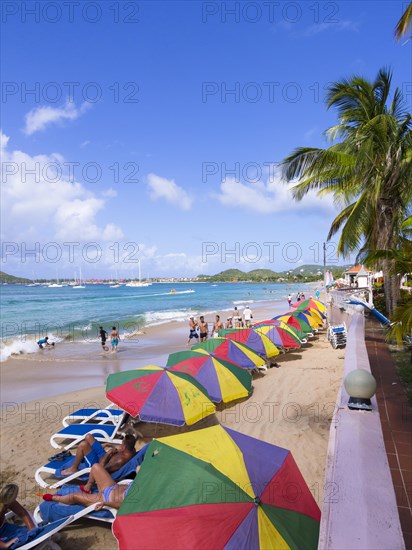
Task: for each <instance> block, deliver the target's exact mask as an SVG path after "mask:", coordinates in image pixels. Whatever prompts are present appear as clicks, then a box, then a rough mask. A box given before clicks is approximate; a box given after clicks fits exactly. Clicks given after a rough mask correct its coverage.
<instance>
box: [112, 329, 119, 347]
mask: <svg viewBox="0 0 412 550" xmlns="http://www.w3.org/2000/svg"><path fill="white" fill-rule="evenodd" d="M110 338H111V339H112V351H117V346H118V345H119V331H118V330H117V328H116V327H112V332H111V333H110Z"/></svg>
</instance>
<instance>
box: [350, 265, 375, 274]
mask: <svg viewBox="0 0 412 550" xmlns="http://www.w3.org/2000/svg"><path fill="white" fill-rule="evenodd" d="M362 268H363V269H364V271H366V272H367V273H368V272H370V269H368V268H367V267H364V266H363V265H360V264H358V265H355V266H354V267H351V268H350V269H347V270H346V271H345V273H358V272H359V271H360V270H361V269H362Z"/></svg>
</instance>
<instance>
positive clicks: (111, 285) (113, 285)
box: [109, 271, 122, 288]
mask: <svg viewBox="0 0 412 550" xmlns="http://www.w3.org/2000/svg"><path fill="white" fill-rule="evenodd" d="M121 286H122V285H121V284H119V276H118V274H117V271H116V281H110V282H109V288H120V287H121Z"/></svg>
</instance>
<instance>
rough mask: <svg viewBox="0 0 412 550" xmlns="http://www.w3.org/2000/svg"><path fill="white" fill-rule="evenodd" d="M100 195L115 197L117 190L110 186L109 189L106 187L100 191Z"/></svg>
mask: <svg viewBox="0 0 412 550" xmlns="http://www.w3.org/2000/svg"><path fill="white" fill-rule="evenodd" d="M102 195H103V197H107V198H110V199H111V198H113V197H117V191H116V190H115V189H113V188H112V187H109V189H106V190H105V191H103V192H102Z"/></svg>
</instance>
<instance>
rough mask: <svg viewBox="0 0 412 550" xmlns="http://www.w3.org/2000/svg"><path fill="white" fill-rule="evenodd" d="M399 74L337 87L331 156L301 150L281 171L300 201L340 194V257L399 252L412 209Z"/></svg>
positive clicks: (391, 292)
mask: <svg viewBox="0 0 412 550" xmlns="http://www.w3.org/2000/svg"><path fill="white" fill-rule="evenodd" d="M391 80H392V74H391V71H390V70H387V69H380V70H379V72H378V74H377V76H376V78H375V80H374V81H373V82H369V81H368V80H366V79H364V78H362V77H360V76H354V77H352V78H351V79H349V80H343V81H341V82H336V83H333V84H331V85H330V87H329V88H328V90H327V95H326V99H327V105H328V109H329V108H331V107H334V108H336V109H337V113H338V119H339V122H338V124H337V125H336V126H333V127H332V128H329V129H328V130H326V132H325V133H326V135H327V137H328V138H329V139H330V140H331V142H332V145H331V146H330V147H329V148H327V149H320V148H313V147H299V148H297V149H295V150H294V151H293V152H292V153H291V154H290V155H288V156H287V157H286V158H285V159H284V160H283V161H282V163H281V165H282V168H283V177H284V179H285V180H286V181H293V180H296V179H298V183H297V185H295V186H294V187H293V188H292V193H293V196H294V198H295V199H296V200H301V199H302V198H303V197H304V196H305V195H306V193H308V191H310V190H317V191H318V194H319V195H321V196H322V195H324V194H327V193H332V194H333V196H334V200H335V203H336V204H337V205H339V206H340V207H341V208H342V210H341V212H340V213H339V214H338V215H337V216H336V218H335V219H334V220H333V222H332V225H331V228H330V231H329V234H328V240H329V239H331V238H332V237H333V235H335V234H336V233H337V232H338V231H341V235H340V238H339V242H338V254H340V255H342V256H344V257H348V256H349V255H350V254H351V253H352V252H354V251H359V252H360V254H361V255H362V252H363V251H364V250H365V249H366V250H368V251H370V250H374V249H375V250H389V249H393V248H396V247H397V242H398V238H399V234H400V227H401V224H402V222H403V220H404V219H405V218H406V217H407V216H408V215H410V211H411V201H412V178H411V175H412V174H411V168H412V132H411V128H412V123H411V114H410V113H408V112H407V111H406V110H405V106H404V102H403V98H402V94H401V92H400V90H399V89H398V88H396V89H395V90H394V91H393V92H391ZM389 262H390V260H388V259H383V260H381V261H380V266H379V267H381V268H382V270H383V272H384V281H385V289H386V293H385V295H386V305H387V310H388V313H389V314H391V313H392V311H393V309H394V307H396V302H397V296H398V294H399V289H397V288H396V284H392V282H391V277H392V275H391V273H390V264H389Z"/></svg>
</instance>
